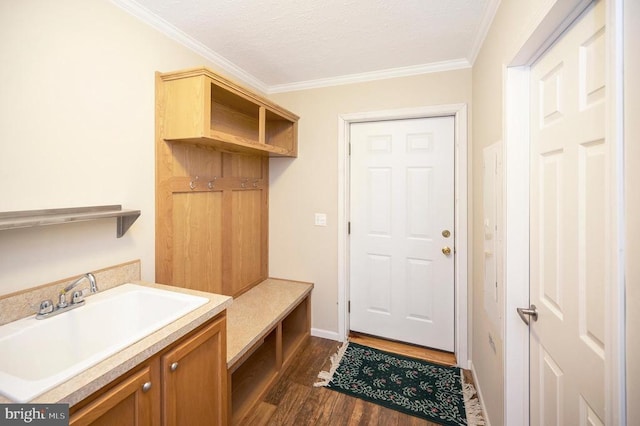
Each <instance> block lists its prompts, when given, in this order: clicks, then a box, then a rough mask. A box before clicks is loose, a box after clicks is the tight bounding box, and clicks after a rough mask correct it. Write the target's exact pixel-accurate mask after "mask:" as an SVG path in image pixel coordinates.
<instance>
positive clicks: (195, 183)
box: [189, 176, 199, 191]
mask: <svg viewBox="0 0 640 426" xmlns="http://www.w3.org/2000/svg"><path fill="white" fill-rule="evenodd" d="M198 178H199V177H198V176H196V178H195V179H194V180H192V181H191V182H189V188H191V190H192V191H193V190H194V189H196V185H197V183H198Z"/></svg>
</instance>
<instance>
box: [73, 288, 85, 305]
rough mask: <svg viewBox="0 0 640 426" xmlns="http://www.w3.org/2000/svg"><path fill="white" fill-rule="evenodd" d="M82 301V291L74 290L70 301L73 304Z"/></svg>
mask: <svg viewBox="0 0 640 426" xmlns="http://www.w3.org/2000/svg"><path fill="white" fill-rule="evenodd" d="M82 302H84V292H83V291H82V290H76V291H74V292H73V296H72V297H71V303H72V304H74V305H75V304H78V303H82Z"/></svg>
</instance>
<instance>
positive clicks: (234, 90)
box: [157, 68, 298, 157]
mask: <svg viewBox="0 0 640 426" xmlns="http://www.w3.org/2000/svg"><path fill="white" fill-rule="evenodd" d="M157 75H158V79H157V80H158V83H157V99H158V105H157V107H158V119H159V121H158V129H159V134H160V137H161V139H164V140H165V141H170V142H180V143H191V144H199V145H205V146H211V147H214V148H216V149H219V150H221V151H227V152H240V153H249V154H254V155H255V154H257V155H269V156H285V157H295V156H296V155H297V121H298V116H297V115H295V114H293V113H291V112H289V111H287V110H285V109H284V108H281V107H279V106H278V105H276V104H274V103H272V102H270V101H268V100H267V99H265V98H262V97H261V96H259V95H257V94H255V93H253V92H250V91H248V90H246V89H244V88H242V87H240V86H238V85H236V84H234V83H232V82H231V81H229V80H226V79H224V78H222V77H220V76H218V75H216V74H214V73H213V72H211V71H209V70H208V69H206V68H197V69H192V70H186V71H179V72H173V73H164V74H160V73H158V74H157Z"/></svg>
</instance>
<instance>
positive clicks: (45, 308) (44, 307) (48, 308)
mask: <svg viewBox="0 0 640 426" xmlns="http://www.w3.org/2000/svg"><path fill="white" fill-rule="evenodd" d="M51 312H53V302H52V301H51V299H47V300H43V301H42V302H40V307H39V308H38V315H46V314H50V313H51Z"/></svg>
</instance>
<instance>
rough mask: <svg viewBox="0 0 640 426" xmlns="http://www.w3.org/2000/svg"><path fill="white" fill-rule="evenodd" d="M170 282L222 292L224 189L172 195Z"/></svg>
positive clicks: (197, 288)
mask: <svg viewBox="0 0 640 426" xmlns="http://www.w3.org/2000/svg"><path fill="white" fill-rule="evenodd" d="M172 221H173V247H172V267H173V278H172V282H171V284H174V285H178V286H180V287H185V288H191V289H195V290H202V291H209V292H212V293H222V290H223V289H222V257H221V253H222V233H221V232H220V231H221V229H222V228H223V224H222V192H193V193H177V194H174V195H173V218H172Z"/></svg>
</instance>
